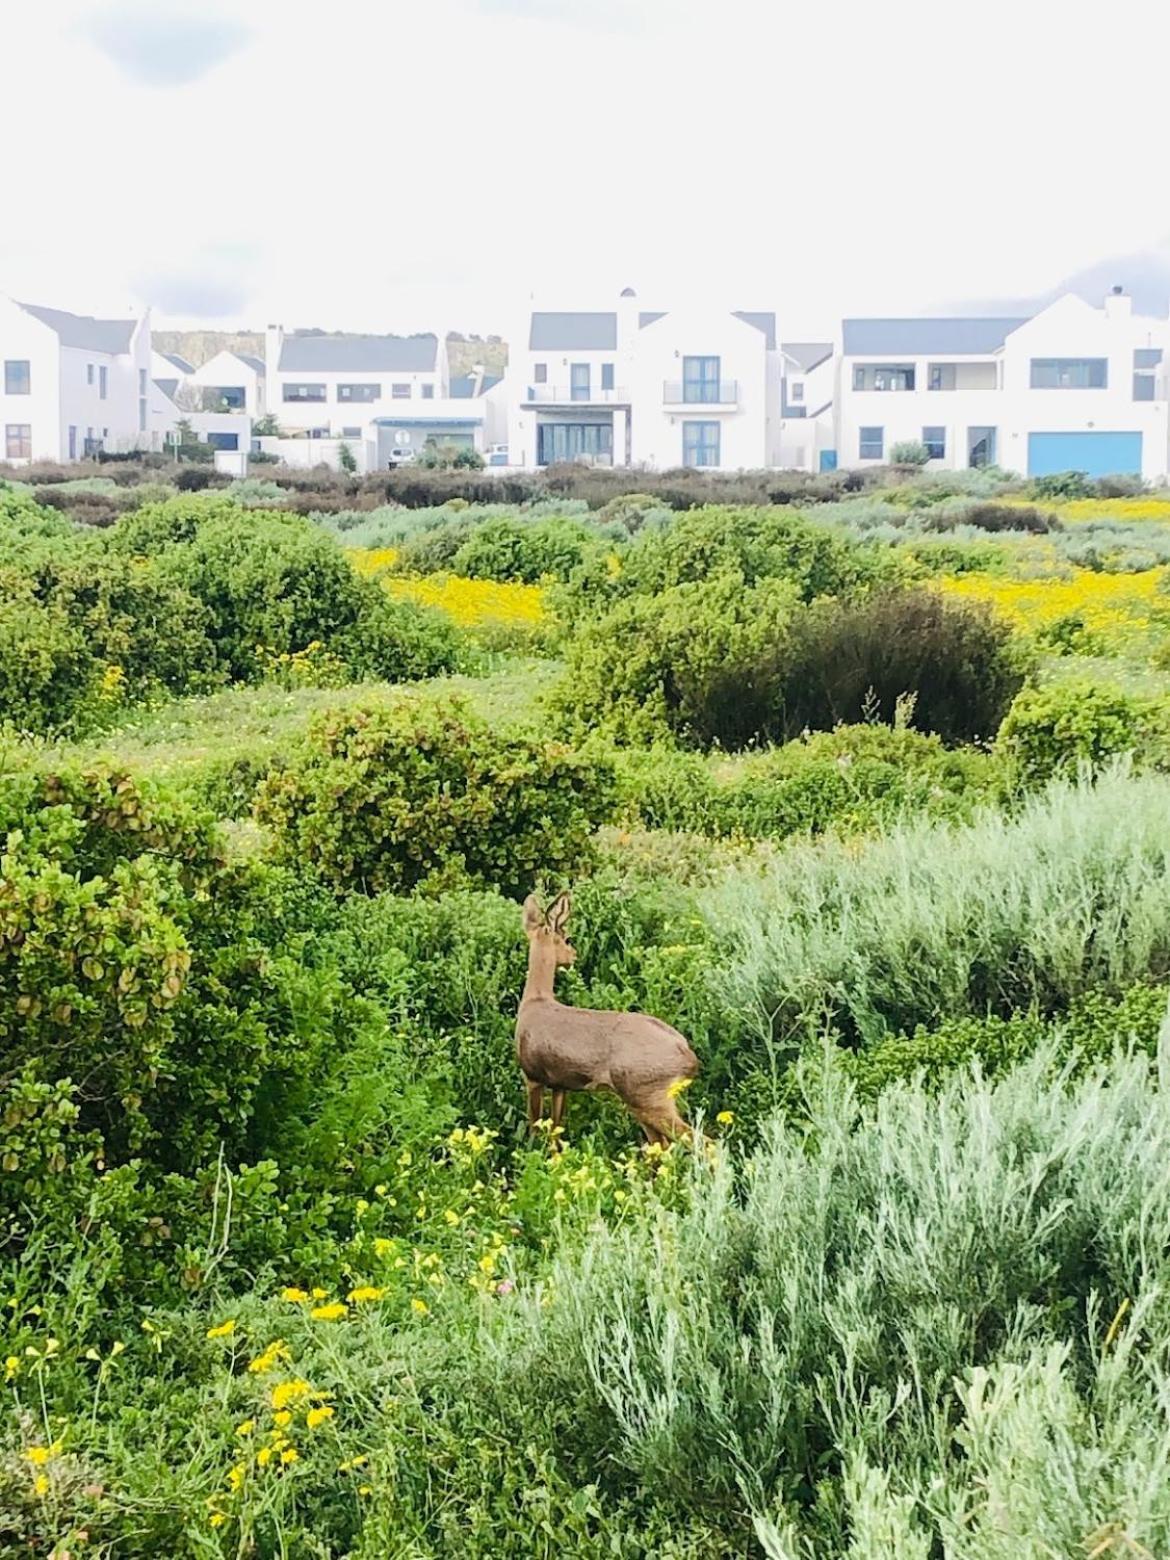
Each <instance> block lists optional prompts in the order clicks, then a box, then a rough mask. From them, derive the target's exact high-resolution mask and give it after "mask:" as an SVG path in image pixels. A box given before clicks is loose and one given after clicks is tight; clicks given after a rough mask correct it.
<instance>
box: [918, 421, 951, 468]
mask: <svg viewBox="0 0 1170 1560" xmlns="http://www.w3.org/2000/svg"><path fill="white" fill-rule="evenodd" d="M922 442H923V444H925V445H926V453H927V455H929V457H930V458H931V460H946V458H947V430H946V429H945V428H923V430H922Z"/></svg>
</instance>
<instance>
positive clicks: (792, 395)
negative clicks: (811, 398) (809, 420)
mask: <svg viewBox="0 0 1170 1560" xmlns="http://www.w3.org/2000/svg"><path fill="white" fill-rule="evenodd" d="M788 399H789V400H790V401H797V402H800V401H803V400H804V385H803V384H802V383H801V381H800V380H799V379H794V380H793V382H792V383H791V384H790V385H789V386H788Z"/></svg>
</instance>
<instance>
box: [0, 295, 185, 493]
mask: <svg viewBox="0 0 1170 1560" xmlns="http://www.w3.org/2000/svg"><path fill="white" fill-rule="evenodd" d="M0 373H2V374H3V378H2V379H0V460H9V461H13V462H17V463H25V462H28V461H30V460H56V461H68V460H82V459H84V458H85V456H86V455H96V454H97V453H98V452H99V451H100V450H103V449H105V450H112V451H115V450H116V451H126V450H135V449H143V450H148V449H157V448H159V447H161V441H160V439H159V437H158V435H157V432H156V429H155V427H154V425H153V421H152V415H151V400H152V383H151V348H150V315H149V312H147V313H146V314H143V315H142V316H141V317H139V318H131V319H118V320H109V319H95V318H93V317H92V316H89V315H82V314H69V313H67V312H66V311H65V310H63V309H50V308H45V307H42V306H40V305H37V304H26V303H17V302H16V301H15V300H13V299H9V298H0Z"/></svg>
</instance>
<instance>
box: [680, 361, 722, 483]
mask: <svg viewBox="0 0 1170 1560" xmlns="http://www.w3.org/2000/svg"><path fill="white" fill-rule="evenodd" d="M718 399H719V359H718V358H717V357H684V358H683V400H684V401H717V400H718ZM692 426H693V427H696V428H699V427H702V424H701V423H694V424H692ZM694 464H695V465H709V464H710V462H709V461H696V462H694Z"/></svg>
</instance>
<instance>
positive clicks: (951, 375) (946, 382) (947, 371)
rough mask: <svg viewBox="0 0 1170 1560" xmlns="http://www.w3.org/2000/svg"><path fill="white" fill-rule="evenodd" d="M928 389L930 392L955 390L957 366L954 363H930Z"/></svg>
mask: <svg viewBox="0 0 1170 1560" xmlns="http://www.w3.org/2000/svg"><path fill="white" fill-rule="evenodd" d="M926 388H927V389H928V390H953V389H954V388H955V365H954V364H953V363H929V364H928V365H927V368H926Z"/></svg>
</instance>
